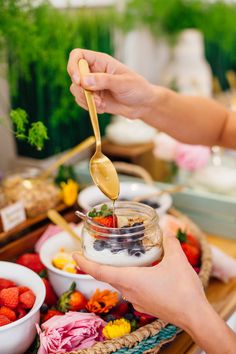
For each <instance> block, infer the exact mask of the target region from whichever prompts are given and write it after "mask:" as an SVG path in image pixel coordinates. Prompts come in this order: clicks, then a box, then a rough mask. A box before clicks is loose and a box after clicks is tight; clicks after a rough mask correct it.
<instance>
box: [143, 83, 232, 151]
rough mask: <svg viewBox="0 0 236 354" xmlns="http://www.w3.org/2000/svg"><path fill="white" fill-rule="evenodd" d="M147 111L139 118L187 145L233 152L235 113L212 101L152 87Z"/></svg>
mask: <svg viewBox="0 0 236 354" xmlns="http://www.w3.org/2000/svg"><path fill="white" fill-rule="evenodd" d="M153 91H154V94H153V102H152V104H151V107H150V112H148V113H147V115H146V116H145V117H143V119H144V120H145V121H146V122H147V123H149V124H151V125H153V126H155V127H157V128H158V129H160V130H162V131H164V132H166V133H168V134H170V135H171V136H173V137H174V138H176V139H178V140H180V141H182V142H184V143H188V144H202V145H208V146H212V145H222V146H225V147H228V148H234V149H236V113H235V112H231V111H229V110H227V109H226V108H225V107H224V106H222V105H220V104H218V103H217V102H216V101H214V100H211V99H207V98H204V97H197V96H184V95H180V94H177V93H175V92H173V91H171V90H168V89H165V88H162V87H158V86H153Z"/></svg>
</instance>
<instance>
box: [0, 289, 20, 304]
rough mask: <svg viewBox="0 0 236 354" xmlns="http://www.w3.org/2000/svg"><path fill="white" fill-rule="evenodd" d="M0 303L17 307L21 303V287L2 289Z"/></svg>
mask: <svg viewBox="0 0 236 354" xmlns="http://www.w3.org/2000/svg"><path fill="white" fill-rule="evenodd" d="M0 303H1V305H3V306H6V307H10V309H15V308H16V307H17V305H18V303H19V289H18V288H17V287H12V288H7V289H2V290H1V291H0Z"/></svg>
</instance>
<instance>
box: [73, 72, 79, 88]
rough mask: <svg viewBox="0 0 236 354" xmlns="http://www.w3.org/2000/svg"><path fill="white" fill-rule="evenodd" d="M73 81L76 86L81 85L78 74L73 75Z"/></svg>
mask: <svg viewBox="0 0 236 354" xmlns="http://www.w3.org/2000/svg"><path fill="white" fill-rule="evenodd" d="M72 80H73V82H74V83H75V84H77V85H79V83H80V77H79V75H77V74H74V75H72Z"/></svg>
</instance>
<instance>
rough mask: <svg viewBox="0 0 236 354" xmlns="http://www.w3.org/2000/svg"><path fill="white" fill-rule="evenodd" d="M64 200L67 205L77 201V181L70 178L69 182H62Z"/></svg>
mask: <svg viewBox="0 0 236 354" xmlns="http://www.w3.org/2000/svg"><path fill="white" fill-rule="evenodd" d="M60 186H61V190H62V200H63V202H64V203H65V204H66V205H67V206H71V205H73V204H74V203H75V202H76V199H77V194H78V191H79V185H78V183H77V182H75V181H73V180H72V179H69V180H68V181H67V182H61V184H60Z"/></svg>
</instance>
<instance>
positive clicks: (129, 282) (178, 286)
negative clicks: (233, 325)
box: [73, 236, 236, 354]
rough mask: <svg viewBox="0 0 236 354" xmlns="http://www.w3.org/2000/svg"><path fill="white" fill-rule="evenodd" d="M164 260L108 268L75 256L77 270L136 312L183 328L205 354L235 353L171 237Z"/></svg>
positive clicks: (233, 339)
mask: <svg viewBox="0 0 236 354" xmlns="http://www.w3.org/2000/svg"><path fill="white" fill-rule="evenodd" d="M163 247H164V257H163V259H162V261H161V262H160V263H159V264H158V265H156V266H155V267H130V268H127V267H123V268H122V271H121V268H118V267H110V266H105V265H100V264H96V263H94V262H91V261H89V260H87V259H86V258H84V257H82V256H81V255H80V254H76V253H75V254H74V255H73V257H74V259H75V260H76V262H77V263H78V265H79V267H80V268H81V269H82V270H84V271H85V272H86V273H88V274H91V275H92V276H93V277H94V278H96V279H98V280H101V281H105V282H107V283H110V284H111V285H112V286H113V287H114V288H116V289H117V290H119V291H120V292H121V293H122V295H123V296H125V298H126V299H127V300H128V301H130V302H131V303H132V304H133V306H134V308H135V309H136V310H137V311H140V312H143V313H147V314H150V315H153V316H156V317H159V318H161V319H162V320H164V321H167V322H169V323H173V324H175V325H176V326H178V327H180V328H182V329H184V330H185V331H186V332H187V333H189V334H190V336H191V337H192V338H193V340H194V341H195V342H196V343H197V344H198V345H199V346H200V347H201V348H202V349H203V350H205V351H206V352H207V353H208V354H234V353H235V348H236V334H235V333H233V332H232V330H231V329H230V328H229V327H228V326H227V325H226V324H225V322H224V321H223V320H222V319H221V318H220V317H219V316H218V314H217V313H216V312H215V311H214V310H213V308H212V307H211V305H210V304H209V303H208V301H207V299H206V297H205V294H204V291H203V288H202V285H201V282H200V280H199V277H198V276H197V274H196V272H195V271H194V270H193V269H192V267H191V266H190V265H189V263H188V261H187V258H186V257H185V255H184V253H183V251H182V248H181V246H180V243H179V241H178V240H177V239H176V238H175V237H174V236H168V237H167V236H165V237H164V240H163Z"/></svg>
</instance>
